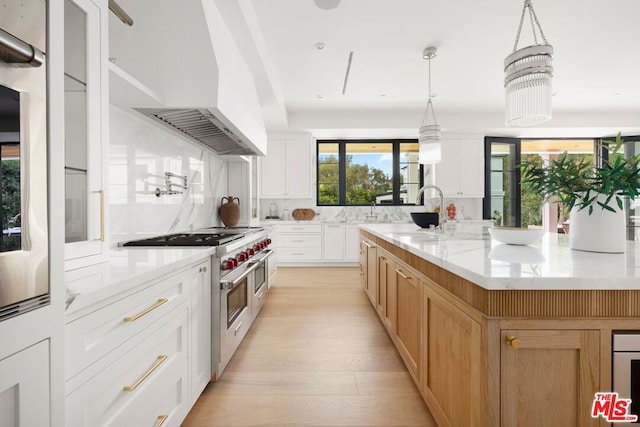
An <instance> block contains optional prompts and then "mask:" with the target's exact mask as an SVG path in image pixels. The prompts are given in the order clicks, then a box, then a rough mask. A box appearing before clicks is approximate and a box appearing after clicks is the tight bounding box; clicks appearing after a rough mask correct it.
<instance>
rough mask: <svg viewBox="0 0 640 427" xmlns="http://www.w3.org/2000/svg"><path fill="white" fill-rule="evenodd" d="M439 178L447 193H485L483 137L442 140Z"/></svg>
mask: <svg viewBox="0 0 640 427" xmlns="http://www.w3.org/2000/svg"><path fill="white" fill-rule="evenodd" d="M435 182H436V185H437V186H438V187H440V188H441V189H442V192H443V193H444V196H445V197H449V198H461V197H480V198H481V197H484V143H483V138H482V137H478V138H473V139H470V138H452V139H447V140H446V141H443V142H442V161H441V162H440V163H438V164H437V165H436V174H435Z"/></svg>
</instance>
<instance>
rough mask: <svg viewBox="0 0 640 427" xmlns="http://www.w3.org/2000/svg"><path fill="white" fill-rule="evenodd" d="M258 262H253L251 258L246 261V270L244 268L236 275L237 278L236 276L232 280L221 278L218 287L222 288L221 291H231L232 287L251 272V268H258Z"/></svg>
mask: <svg viewBox="0 0 640 427" xmlns="http://www.w3.org/2000/svg"><path fill="white" fill-rule="evenodd" d="M258 264H260V262H258V261H255V262H254V261H253V260H252V261H248V262H247V268H246V270H244V272H243V273H242V274H241V275H240V276H238V278H236V279H234V280H222V281H220V289H222V290H223V291H231V290H233V288H235V287H236V286H237V285H238V284H239V283H240V282H242V281H243V280H244V278H245V277H247V276H248V275H249V274H251V273H252V272H253V270H255V269H256V268H258Z"/></svg>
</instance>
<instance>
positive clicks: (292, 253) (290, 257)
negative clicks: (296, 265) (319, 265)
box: [278, 246, 322, 262]
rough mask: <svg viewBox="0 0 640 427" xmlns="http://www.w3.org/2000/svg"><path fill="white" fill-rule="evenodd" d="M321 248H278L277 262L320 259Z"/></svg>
mask: <svg viewBox="0 0 640 427" xmlns="http://www.w3.org/2000/svg"><path fill="white" fill-rule="evenodd" d="M321 259H322V248H321V247H319V246H318V247H317V248H278V262H296V261H320V260H321Z"/></svg>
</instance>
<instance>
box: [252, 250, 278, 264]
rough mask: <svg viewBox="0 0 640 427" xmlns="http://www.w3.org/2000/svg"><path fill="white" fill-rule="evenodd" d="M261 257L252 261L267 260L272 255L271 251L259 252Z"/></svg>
mask: <svg viewBox="0 0 640 427" xmlns="http://www.w3.org/2000/svg"><path fill="white" fill-rule="evenodd" d="M260 254H261V255H263V256H262V257H260V258H256V257H254V258H253V259H255V260H256V261H258V262H263V261H264V260H265V259H267V258H269V257H270V256H271V255H273V254H274V252H273V249H265V250H263V251H262V252H260Z"/></svg>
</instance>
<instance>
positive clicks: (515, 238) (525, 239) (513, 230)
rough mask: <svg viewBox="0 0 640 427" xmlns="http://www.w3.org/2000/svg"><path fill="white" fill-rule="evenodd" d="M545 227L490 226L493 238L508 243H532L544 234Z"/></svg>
mask: <svg viewBox="0 0 640 427" xmlns="http://www.w3.org/2000/svg"><path fill="white" fill-rule="evenodd" d="M544 233H545V231H544V229H543V228H518V227H490V228H489V234H491V238H492V239H495V240H497V241H498V242H500V243H506V244H507V245H530V244H531V243H535V242H537V241H538V240H540V239H542V236H544Z"/></svg>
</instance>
